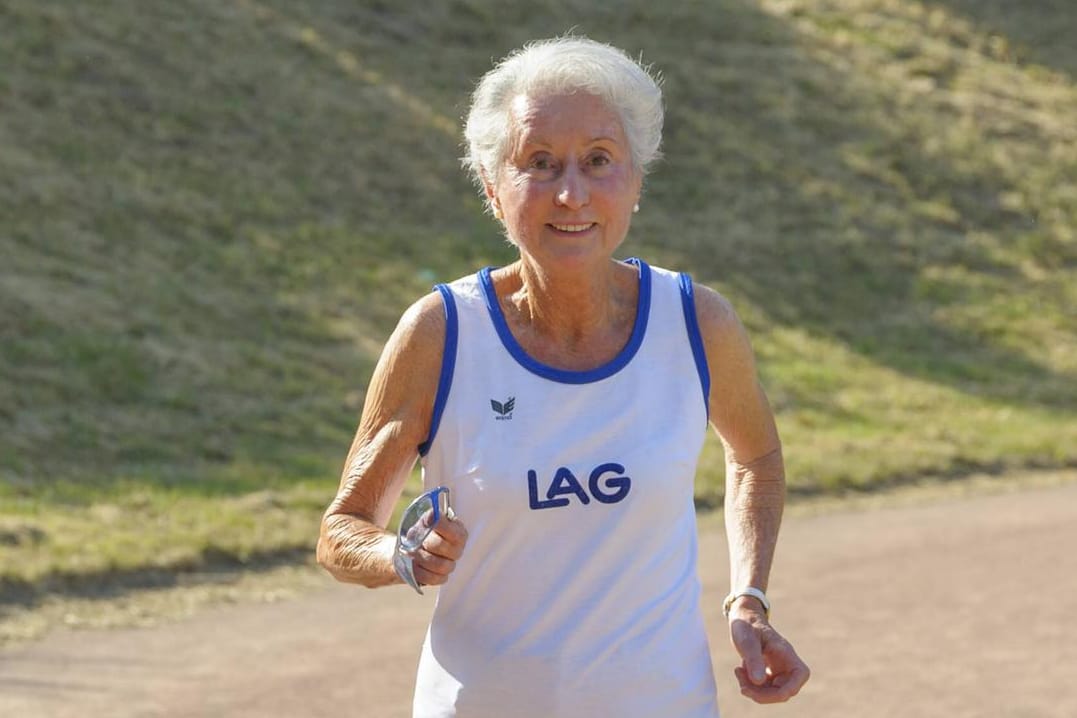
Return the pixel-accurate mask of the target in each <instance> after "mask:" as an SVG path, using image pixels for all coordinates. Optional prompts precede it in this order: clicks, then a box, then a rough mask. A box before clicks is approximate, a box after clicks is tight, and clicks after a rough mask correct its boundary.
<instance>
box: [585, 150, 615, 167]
mask: <svg viewBox="0 0 1077 718" xmlns="http://www.w3.org/2000/svg"><path fill="white" fill-rule="evenodd" d="M612 162H613V160H612V159H611V158H610V156H609V154H608V153H606V152H595V153H592V154H590V155H588V156H587V166H588V167H594V168H602V167H607V166H609V165H610V164H611V163H612Z"/></svg>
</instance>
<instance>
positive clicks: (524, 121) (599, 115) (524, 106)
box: [509, 93, 628, 154]
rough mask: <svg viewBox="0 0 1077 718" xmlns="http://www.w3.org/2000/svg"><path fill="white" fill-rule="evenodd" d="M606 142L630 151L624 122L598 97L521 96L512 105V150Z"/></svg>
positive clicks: (514, 151)
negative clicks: (536, 146)
mask: <svg viewBox="0 0 1077 718" xmlns="http://www.w3.org/2000/svg"><path fill="white" fill-rule="evenodd" d="M596 140H606V141H609V142H613V143H615V144H618V145H622V146H623V147H625V149H627V148H628V141H627V139H626V137H625V133H624V128H623V127H622V125H621V118H620V117H619V116H618V114H617V113H616V112H615V111H614V110H613V109H612V108H610V106H609V105H607V104H606V102H605V100H603V99H602V98H601V97H598V96H597V95H590V94H584V93H575V94H562V95H542V96H539V97H535V96H531V95H517V96H516V97H515V98H513V100H512V103H511V104H510V105H509V147H510V148H511V149H510V154H515V153H516V152H518V151H519V150H520V149H521V148H522V147H523V146H525V145H545V146H548V147H551V148H552V147H560V146H563V145H571V144H586V143H591V142H594V141H596Z"/></svg>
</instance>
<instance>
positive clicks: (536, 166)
mask: <svg viewBox="0 0 1077 718" xmlns="http://www.w3.org/2000/svg"><path fill="white" fill-rule="evenodd" d="M527 166H528V168H529V169H533V170H538V171H539V172H548V171H550V170H552V169H554V168H555V167H556V165H555V164H554V161H553V158H551V157H550V156H549V155H545V154H542V155H535V156H534V157H532V158H531V161H530V162H528V164H527Z"/></svg>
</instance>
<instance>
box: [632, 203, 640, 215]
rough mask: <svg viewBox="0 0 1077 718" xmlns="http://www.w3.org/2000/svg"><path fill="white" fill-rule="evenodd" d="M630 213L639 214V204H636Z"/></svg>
mask: <svg viewBox="0 0 1077 718" xmlns="http://www.w3.org/2000/svg"><path fill="white" fill-rule="evenodd" d="M632 212H633V213H636V212H639V204H638V203H637V204H636V206H635V207H633V208H632Z"/></svg>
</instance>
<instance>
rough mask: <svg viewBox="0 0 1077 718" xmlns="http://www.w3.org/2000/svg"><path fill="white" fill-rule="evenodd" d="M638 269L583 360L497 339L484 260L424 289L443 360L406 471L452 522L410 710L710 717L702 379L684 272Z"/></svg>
mask: <svg viewBox="0 0 1077 718" xmlns="http://www.w3.org/2000/svg"><path fill="white" fill-rule="evenodd" d="M628 262H629V263H631V264H633V265H635V266H636V267H638V269H639V276H640V280H639V282H640V283H639V305H638V309H637V314H636V323H635V328H634V330H633V332H632V336H631V339H630V340H629V342H628V344H627V345H626V346H625V348H624V349H623V350H622V351H621V352H620V354H618V355H617V356H616V357H615V358H614V359H613V360H612V361H610V362H609V363H608V364H606V365H604V366H602V367H599V368H597V369H594V370H591V371H586V372H576V371H564V370H560V369H555V368H553V367H550V366H547V365H544V364H541V363H539V362H538V361H536V360H534V359H532V358H531V357H530V356H528V355H527V354H526V353H525V352H524V350H523V349H522V347H520V345H519V344H518V343H517V342H516V341H515V339H514V338H513V336H512V334H511V332H510V331H509V329H508V325H507V324H506V323H505V319H504V317H503V315H502V314H501V310H500V307H499V304H498V301H497V298H496V296H495V295H494V291H493V285H492V282H491V281H490V271H489V269H484V270H482V271H480V272H479V273H478V274H477V275H475V276H472V277H466V278H464V279H460V280H457V281H456V282H453V283H452V284H451V285H449V286H448V287H446V286H445V285H439V287H438V290H439V291H440V292H441V293H442V296H443V299H444V302H445V310H446V319H447V332H446V343H445V359H444V362H443V367H442V374H441V380H440V384H439V387H438V393H437V397H436V399H435V408H434V416H433V421H432V426H431V432H430V438H429V439H428V440H427V441H426V442H424V444H423V445H422V446H421V447H420V452H421V453H422V454H423V459H422V465H423V482H424V484H425V485H426V487H427V488H428V489H430V488H434V487H436V486H439V485H444V486H448V487H449V488H450V489H451V491H452V503H453V508H454V510H455V511H456V513H457V515H459V517H460V519H461V520H462V521H464V522H465V524H466V525H467V528H468V532H469V538H468V543H467V548H466V550H465V553H464V556H463V557H462V558H461V559H460V561H459V562H457V565H456V570H455V571H454V573H453V574H452V576H451V577H450V579H449V581H448V582H447V583H446V584H445V585H444V586H442V587H441V588H440V590H439V594H438V598H437V604H436V607H435V609H434V615H433V618H432V620H431V623H430V628H429V630H428V632H427V636H426V640H425V642H424V645H423V649H422V656H421V658H420V662H419V670H418V677H417V683H416V690H415V703H414V715H415V716H416V718H435V717H436V718H442V717H445V716H457V717H458V718H471V717H476V718H493V717H498V718H500V717H505V718H509V717H511V718H529V717H531V716H534V717H535V718H540V717H541V718H555V717H556V718H572V717H576V716H579V717H580V718H595V717H596V716H620V717H624V718H630V717H632V716H639V717H640V718H655V717H656V716H661V717H662V718H682V717H683V718H688V717H691V718H696V717H697V716H698V717H700V718H703V717H704V716H705V717H706V718H714V717H715V716H717V715H718V706H717V694H716V688H715V683H714V676H713V671H712V668H711V662H710V651H709V649H708V645H707V639H706V635H705V633H704V627H703V618H702V614H701V612H700V607H699V597H700V584H699V580H698V577H697V574H696V521H695V509H694V504H693V482H694V476H695V470H696V462H697V458H698V455H699V451H700V448H701V447H702V442H703V439H704V436H705V434H706V430H707V409H706V402H705V397H706V396H707V392H708V389H709V378H708V374H707V368H706V360H705V357H704V354H703V345H702V342H701V341H700V337H699V331H698V327H697V325H696V319H695V308H694V304H693V299H692V294H691V280H690V279H689V278H688V277H687V275H678V274H675V273H673V272H669V271H666V270H662V269H657V268H653V269H652V268H650V267H648V266H647V264H646V263H644V262H642V261H640V260H637V259H631V260H628Z"/></svg>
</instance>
